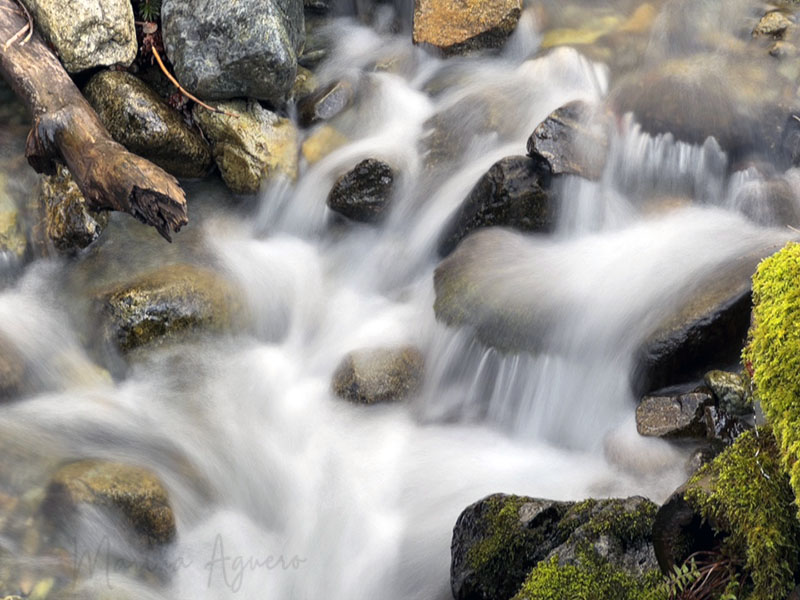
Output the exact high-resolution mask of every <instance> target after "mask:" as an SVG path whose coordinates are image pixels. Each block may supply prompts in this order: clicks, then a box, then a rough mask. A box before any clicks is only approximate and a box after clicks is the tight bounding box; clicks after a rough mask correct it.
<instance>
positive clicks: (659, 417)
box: [636, 392, 714, 438]
mask: <svg viewBox="0 0 800 600" xmlns="http://www.w3.org/2000/svg"><path fill="white" fill-rule="evenodd" d="M713 403H714V398H713V397H712V396H711V395H710V394H706V393H703V392H692V393H688V394H680V395H676V396H645V397H644V398H642V401H641V402H640V403H639V406H638V407H637V408H636V430H637V431H638V432H639V434H640V435H644V436H648V437H662V438H704V437H705V436H706V423H705V418H704V416H705V415H704V408H705V407H706V406H710V405H713Z"/></svg>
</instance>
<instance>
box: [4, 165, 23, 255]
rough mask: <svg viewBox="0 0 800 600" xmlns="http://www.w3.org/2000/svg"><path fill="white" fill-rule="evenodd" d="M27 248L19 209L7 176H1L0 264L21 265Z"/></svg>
mask: <svg viewBox="0 0 800 600" xmlns="http://www.w3.org/2000/svg"><path fill="white" fill-rule="evenodd" d="M27 247H28V242H27V240H26V239H25V233H24V231H23V229H22V217H21V215H20V211H19V208H18V207H17V205H16V203H15V202H14V199H13V197H12V196H11V194H10V193H9V191H8V188H7V185H6V179H5V176H3V175H0V262H6V263H7V264H9V265H11V266H15V265H19V264H20V263H21V262H22V261H23V259H24V257H25V251H26V249H27Z"/></svg>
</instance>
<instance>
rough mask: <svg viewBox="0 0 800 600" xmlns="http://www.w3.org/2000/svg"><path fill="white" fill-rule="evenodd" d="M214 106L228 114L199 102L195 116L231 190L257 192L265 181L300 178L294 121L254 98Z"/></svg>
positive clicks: (247, 192) (195, 109)
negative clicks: (272, 110)
mask: <svg viewBox="0 0 800 600" xmlns="http://www.w3.org/2000/svg"><path fill="white" fill-rule="evenodd" d="M215 108H218V109H219V110H222V111H224V112H225V113H228V114H222V113H214V112H211V111H210V110H208V109H206V108H203V107H202V106H199V105H197V106H195V108H194V118H195V120H196V121H197V123H198V125H200V128H201V129H202V130H203V133H204V134H205V135H206V137H207V138H208V139H209V140H210V141H211V149H212V153H213V155H214V161H215V162H216V163H217V166H218V167H219V170H220V173H221V174H222V179H223V180H224V181H225V183H226V184H227V186H228V187H229V188H230V189H231V191H233V192H235V193H237V194H255V193H257V192H258V191H259V189H261V185H262V184H263V183H264V182H265V181H272V180H276V179H279V178H284V179H286V180H289V181H294V180H295V179H297V169H298V159H299V157H298V153H299V139H298V132H297V129H296V127H295V126H294V123H292V121H291V120H289V119H285V118H283V117H279V116H278V115H276V114H275V113H273V112H270V111H268V110H266V109H265V108H263V107H262V106H261V105H260V104H259V103H258V102H256V101H254V100H250V101H244V100H235V101H232V102H222V103H218V104H216V105H215ZM230 115H234V116H230Z"/></svg>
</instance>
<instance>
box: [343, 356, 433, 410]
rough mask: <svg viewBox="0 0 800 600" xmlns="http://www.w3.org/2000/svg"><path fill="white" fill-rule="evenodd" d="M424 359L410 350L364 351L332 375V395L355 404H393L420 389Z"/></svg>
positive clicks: (347, 357) (348, 359)
mask: <svg viewBox="0 0 800 600" xmlns="http://www.w3.org/2000/svg"><path fill="white" fill-rule="evenodd" d="M423 368H424V358H423V356H422V353H421V352H420V351H419V350H417V349H416V348H414V347H413V346H405V347H400V348H364V349H361V350H354V351H353V352H350V353H348V354H347V356H345V357H344V359H343V360H342V362H341V363H340V364H339V366H338V367H337V368H336V371H335V372H334V374H333V381H332V387H333V392H334V393H335V394H336V395H337V396H339V397H340V398H343V399H345V400H349V401H351V402H355V403H357V404H377V403H380V402H394V401H396V400H402V399H403V398H407V397H408V396H410V395H411V394H413V393H414V392H416V391H417V390H419V388H420V386H421V385H422V376H423Z"/></svg>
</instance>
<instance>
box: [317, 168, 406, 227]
mask: <svg viewBox="0 0 800 600" xmlns="http://www.w3.org/2000/svg"><path fill="white" fill-rule="evenodd" d="M393 190H394V171H393V170H392V167H390V166H389V165H387V164H386V163H385V162H383V161H380V160H377V159H374V158H368V159H366V160H362V161H361V162H360V163H358V164H357V165H356V166H355V167H353V168H352V169H351V170H349V171H348V172H347V173H345V174H344V175H342V176H341V177H339V179H337V180H336V183H334V184H333V188H331V191H330V193H329V194H328V201H327V204H328V208H330V209H331V210H332V211H333V212H335V213H337V214H340V215H342V216H344V217H347V218H348V219H351V220H353V221H360V222H363V223H376V222H378V221H381V220H383V219H384V218H385V217H386V215H387V214H388V212H389V208H390V207H391V200H392V192H393Z"/></svg>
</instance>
